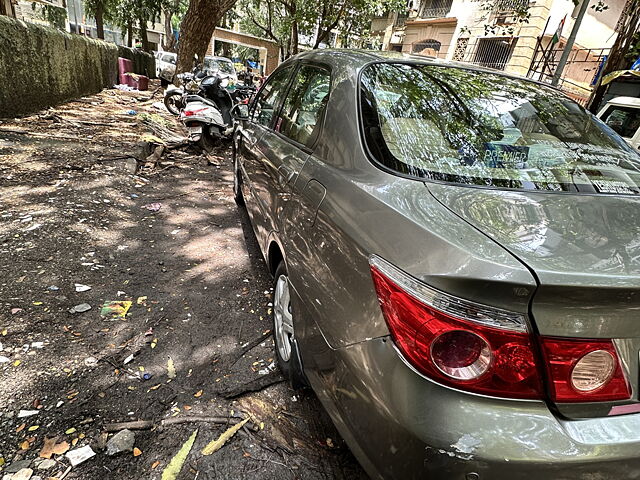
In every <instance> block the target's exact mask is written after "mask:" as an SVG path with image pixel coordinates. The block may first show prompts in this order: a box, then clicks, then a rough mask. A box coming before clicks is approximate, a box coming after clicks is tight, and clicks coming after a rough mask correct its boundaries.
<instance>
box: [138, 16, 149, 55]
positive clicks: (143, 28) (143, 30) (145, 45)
mask: <svg viewBox="0 0 640 480" xmlns="http://www.w3.org/2000/svg"><path fill="white" fill-rule="evenodd" d="M138 24H139V25H140V37H141V39H140V40H141V41H142V50H143V51H145V52H148V51H150V48H149V39H148V38H147V20H146V18H140V19H138Z"/></svg>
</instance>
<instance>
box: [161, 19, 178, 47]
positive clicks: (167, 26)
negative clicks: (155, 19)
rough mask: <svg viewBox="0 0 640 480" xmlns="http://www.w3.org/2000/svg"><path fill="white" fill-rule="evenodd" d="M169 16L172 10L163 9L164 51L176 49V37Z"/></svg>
mask: <svg viewBox="0 0 640 480" xmlns="http://www.w3.org/2000/svg"><path fill="white" fill-rule="evenodd" d="M171 17H173V11H171V10H165V11H164V44H163V45H162V49H163V50H164V51H166V52H175V51H176V37H175V35H174V34H173V26H172V25H171Z"/></svg>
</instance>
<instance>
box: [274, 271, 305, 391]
mask: <svg viewBox="0 0 640 480" xmlns="http://www.w3.org/2000/svg"><path fill="white" fill-rule="evenodd" d="M272 317H273V339H274V343H275V350H276V358H277V359H278V366H279V367H280V370H281V371H282V374H283V376H284V377H285V378H286V379H288V380H289V381H290V382H291V386H292V387H293V388H294V389H301V388H304V387H306V386H307V385H308V382H307V379H306V377H305V376H304V371H303V369H302V361H301V358H300V352H299V350H298V343H297V341H296V338H295V333H294V319H293V309H292V302H291V290H290V286H289V277H288V275H287V267H286V265H285V263H284V261H281V262H280V264H279V265H278V268H277V269H276V273H275V279H274V286H273V309H272Z"/></svg>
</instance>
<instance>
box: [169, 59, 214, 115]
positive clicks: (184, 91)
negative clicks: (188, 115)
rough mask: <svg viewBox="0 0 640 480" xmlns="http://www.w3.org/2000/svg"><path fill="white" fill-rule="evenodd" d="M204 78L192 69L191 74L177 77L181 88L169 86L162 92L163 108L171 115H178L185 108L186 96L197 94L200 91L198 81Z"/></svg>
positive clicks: (203, 75) (201, 73)
mask: <svg viewBox="0 0 640 480" xmlns="http://www.w3.org/2000/svg"><path fill="white" fill-rule="evenodd" d="M204 77H205V74H204V73H203V72H200V71H198V69H197V68H196V69H194V70H193V71H192V72H190V73H189V72H186V73H181V74H179V75H177V78H179V79H180V82H181V83H182V85H184V87H183V86H180V87H179V86H176V85H173V84H172V85H170V86H169V87H168V88H167V89H166V90H165V92H164V106H165V107H166V108H167V110H169V112H170V113H172V114H173V115H180V111H181V110H182V109H183V108H184V107H185V106H186V102H185V99H186V95H194V94H197V93H198V91H199V90H200V84H199V81H201V80H202V78H204Z"/></svg>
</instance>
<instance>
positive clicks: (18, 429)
mask: <svg viewBox="0 0 640 480" xmlns="http://www.w3.org/2000/svg"><path fill="white" fill-rule="evenodd" d="M26 426H27V424H26V423H23V424H22V425H20V426H19V427H18V428H16V433H20V432H21V431H22V430H24V428H25V427H26Z"/></svg>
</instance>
